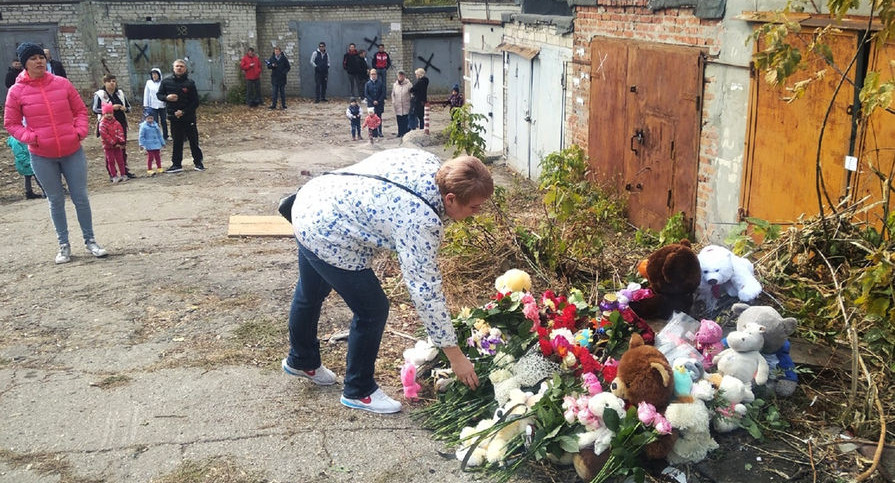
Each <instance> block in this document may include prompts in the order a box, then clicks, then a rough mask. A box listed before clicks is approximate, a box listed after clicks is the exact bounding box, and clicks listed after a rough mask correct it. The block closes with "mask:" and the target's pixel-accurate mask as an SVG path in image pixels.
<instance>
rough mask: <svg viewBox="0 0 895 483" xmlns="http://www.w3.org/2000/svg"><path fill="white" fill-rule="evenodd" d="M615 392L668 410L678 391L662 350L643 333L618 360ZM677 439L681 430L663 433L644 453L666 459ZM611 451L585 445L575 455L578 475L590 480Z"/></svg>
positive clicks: (628, 399)
mask: <svg viewBox="0 0 895 483" xmlns="http://www.w3.org/2000/svg"><path fill="white" fill-rule="evenodd" d="M610 389H611V391H612V394H614V395H616V396H617V397H619V398H621V399H623V400H624V401H625V403H627V404H629V405H631V406H634V407H637V405H638V404H640V403H641V402H648V403H650V404H652V405H653V406H655V408H656V411H658V412H660V413H664V412H665V409H666V408H667V407H668V404H669V403H670V402H671V397H672V395H673V394H674V375H673V373H672V371H671V365H670V364H668V360H667V359H666V358H665V356H664V355H663V354H662V353H661V352H659V350H658V349H656V348H655V347H653V346H651V345H646V343H644V342H643V337H641V336H640V334H637V333H634V334H633V335H631V341H630V342H629V345H628V350H627V351H625V353H624V354H622V357H621V359H620V360H619V362H618V373H617V375H616V377H615V380H613V381H612V384H611V385H610ZM676 441H677V433H676V432H672V433H671V434H666V435H664V436H660V437H659V439H658V440H656V441H654V442H652V443H650V444H648V445H646V446H644V448H643V452H644V455H645V456H646V458H648V459H650V460H661V459H664V458H665V457H666V456H668V454H669V453H670V452H671V449H672V448H673V447H674V443H675V442H676ZM608 454H609V451H606V452H605V453H603V454H601V455H596V456H595V455H594V453H593V450H592V449H591V448H584V449H582V450H581V451H579V453H578V454H577V455H576V456H575V460H574V464H575V470H576V472H577V473H578V476H579V477H581V479H583V480H584V481H590V480H591V479H593V478H594V476H595V475H596V474H597V473H599V471H600V468H602V467H603V465H604V464H605V463H606V460H607V459H608Z"/></svg>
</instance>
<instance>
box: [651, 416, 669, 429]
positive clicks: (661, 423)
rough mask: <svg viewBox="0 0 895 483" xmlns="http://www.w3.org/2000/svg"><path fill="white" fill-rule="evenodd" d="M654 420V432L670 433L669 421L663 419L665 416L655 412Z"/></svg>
mask: <svg viewBox="0 0 895 483" xmlns="http://www.w3.org/2000/svg"><path fill="white" fill-rule="evenodd" d="M654 421H655V422H656V426H655V427H656V432H658V433H659V434H671V423H670V422H668V420H667V419H665V416H662V415H661V414H657V415H656V418H655V419H654Z"/></svg>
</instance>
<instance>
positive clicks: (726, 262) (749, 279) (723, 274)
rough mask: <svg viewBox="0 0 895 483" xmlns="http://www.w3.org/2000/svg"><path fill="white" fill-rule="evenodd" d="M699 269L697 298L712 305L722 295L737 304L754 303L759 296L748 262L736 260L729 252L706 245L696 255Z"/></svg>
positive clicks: (740, 259)
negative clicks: (737, 301) (700, 278)
mask: <svg viewBox="0 0 895 483" xmlns="http://www.w3.org/2000/svg"><path fill="white" fill-rule="evenodd" d="M697 258H698V259H699V267H700V269H701V270H702V281H701V282H700V284H699V289H698V290H697V299H700V300H703V301H704V302H706V303H707V305H709V306H712V305H713V302H714V300H715V299H718V298H720V297H721V295H723V294H724V293H726V294H727V295H730V296H731V297H737V298H739V299H740V301H741V302H750V301H752V300H755V298H756V297H758V295H759V294H761V283H759V282H758V280H757V279H756V278H755V270H754V268H753V267H752V262H750V261H749V260H747V259H745V258H742V257H738V256H736V255H734V254H733V252H731V251H730V250H728V249H726V248H724V247H722V246H718V245H709V246H707V247H705V248H703V249H702V250H700V252H699V254H698V255H697Z"/></svg>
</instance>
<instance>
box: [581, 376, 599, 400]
mask: <svg viewBox="0 0 895 483" xmlns="http://www.w3.org/2000/svg"><path fill="white" fill-rule="evenodd" d="M581 377H582V379H584V384H583V385H584V387H585V388H587V392H588V394H590V395H591V396H596V395H597V394H600V393H601V392H603V386H602V385H600V380H599V379H598V378H597V376H596V375H595V374H594V373H593V372H588V373H586V374H584V375H583V376H581Z"/></svg>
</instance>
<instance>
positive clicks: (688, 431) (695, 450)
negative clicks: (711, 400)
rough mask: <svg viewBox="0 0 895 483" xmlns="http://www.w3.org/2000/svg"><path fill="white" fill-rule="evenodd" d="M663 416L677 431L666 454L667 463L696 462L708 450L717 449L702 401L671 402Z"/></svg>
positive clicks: (706, 410) (706, 453) (700, 459)
mask: <svg viewBox="0 0 895 483" xmlns="http://www.w3.org/2000/svg"><path fill="white" fill-rule="evenodd" d="M665 417H666V418H667V419H668V422H670V423H671V427H672V428H674V429H676V430H677V432H678V438H677V441H675V443H674V447H673V448H672V449H671V452H670V453H669V454H668V462H669V463H671V464H673V465H674V464H679V463H698V462H700V461H702V460H703V459H705V457H706V455H708V454H709V452H711V451H714V450H716V449H718V443H717V442H715V440H714V439H712V434H711V432H710V431H709V421H710V419H711V416H710V414H709V410H708V408H707V407H706V405H705V402H704V401H702V400H700V399H695V400H693V401H692V402H689V403H679V402H675V403H671V404H669V405H668V409H666V410H665Z"/></svg>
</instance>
